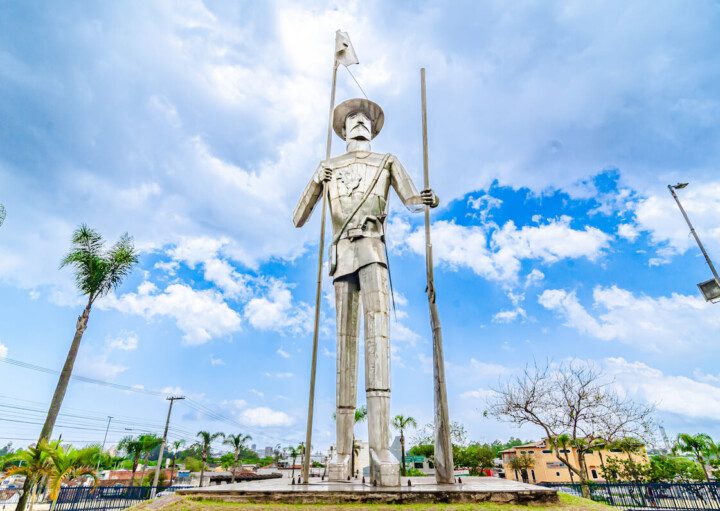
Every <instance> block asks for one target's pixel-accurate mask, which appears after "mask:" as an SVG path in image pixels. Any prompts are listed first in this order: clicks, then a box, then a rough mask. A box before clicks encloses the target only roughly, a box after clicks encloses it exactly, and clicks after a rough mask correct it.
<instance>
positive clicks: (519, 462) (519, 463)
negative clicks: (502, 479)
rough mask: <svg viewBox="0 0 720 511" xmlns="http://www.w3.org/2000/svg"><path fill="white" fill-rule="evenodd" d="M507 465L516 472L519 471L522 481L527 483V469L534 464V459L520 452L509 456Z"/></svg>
mask: <svg viewBox="0 0 720 511" xmlns="http://www.w3.org/2000/svg"><path fill="white" fill-rule="evenodd" d="M508 465H509V466H510V468H511V469H513V470H514V471H515V473H516V474H517V472H518V471H519V472H520V475H521V476H522V480H523V482H524V483H527V482H528V481H529V480H528V473H527V471H528V469H530V468H533V467H534V466H535V459H534V458H533V457H532V456H530V455H529V454H521V455H519V456H513V457H512V458H510V461H509V463H508Z"/></svg>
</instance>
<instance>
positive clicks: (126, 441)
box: [118, 436, 143, 486]
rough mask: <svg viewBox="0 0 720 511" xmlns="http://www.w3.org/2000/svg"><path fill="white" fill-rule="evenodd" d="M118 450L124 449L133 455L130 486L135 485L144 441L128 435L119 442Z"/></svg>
mask: <svg viewBox="0 0 720 511" xmlns="http://www.w3.org/2000/svg"><path fill="white" fill-rule="evenodd" d="M118 450H120V451H124V452H125V454H127V455H128V456H132V476H131V477H130V486H134V485H135V471H136V470H137V467H138V463H139V462H140V456H142V453H143V443H142V442H141V441H140V440H139V439H137V438H133V437H132V436H126V437H123V438H122V439H120V442H118Z"/></svg>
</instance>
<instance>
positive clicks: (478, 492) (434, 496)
mask: <svg viewBox="0 0 720 511" xmlns="http://www.w3.org/2000/svg"><path fill="white" fill-rule="evenodd" d="M408 480H409V481H410V483H411V485H410V486H408ZM401 484H402V486H400V487H394V488H388V487H381V486H372V485H371V484H362V483H360V482H358V481H357V480H355V479H353V480H352V481H350V482H345V483H342V482H328V481H321V480H320V479H317V478H311V479H310V483H309V484H296V485H292V484H290V482H289V481H287V480H286V479H269V480H265V481H251V482H244V483H235V484H228V485H222V486H210V487H207V488H191V489H187V490H179V491H178V492H177V494H178V495H180V496H182V497H183V498H189V499H203V500H216V501H222V502H241V503H269V502H276V503H288V504H341V503H383V504H401V503H406V504H411V503H433V502H467V503H471V502H497V503H514V504H540V503H554V502H558V496H557V492H556V491H555V490H553V489H550V488H543V487H541V486H535V485H531V484H524V483H519V482H517V481H509V480H507V479H498V478H495V477H467V478H462V484H457V483H456V484H442V485H438V484H436V483H435V479H434V478H431V477H410V478H406V477H403V478H402V480H401Z"/></svg>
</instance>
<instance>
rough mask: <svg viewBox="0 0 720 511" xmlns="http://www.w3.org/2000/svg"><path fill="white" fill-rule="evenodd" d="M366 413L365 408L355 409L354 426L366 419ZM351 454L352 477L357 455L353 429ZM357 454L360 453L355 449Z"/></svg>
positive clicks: (363, 406)
mask: <svg viewBox="0 0 720 511" xmlns="http://www.w3.org/2000/svg"><path fill="white" fill-rule="evenodd" d="M367 415H368V411H367V406H365V405H362V406H361V407H360V408H356V409H355V424H358V423H360V422H365V420H366V419H367ZM351 451H352V452H351V453H350V472H351V473H352V475H353V476H354V475H355V458H356V456H357V454H355V428H354V427H353V438H352V450H351ZM357 451H358V454H359V453H360V449H357Z"/></svg>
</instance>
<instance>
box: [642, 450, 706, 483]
mask: <svg viewBox="0 0 720 511" xmlns="http://www.w3.org/2000/svg"><path fill="white" fill-rule="evenodd" d="M649 479H650V481H651V482H668V483H672V482H675V481H677V482H681V483H692V482H697V481H702V480H704V479H705V474H704V473H703V470H702V468H701V467H700V464H699V463H698V462H696V461H694V460H691V459H688V458H685V457H684V456H666V455H664V454H662V455H655V456H651V457H650V477H649Z"/></svg>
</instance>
